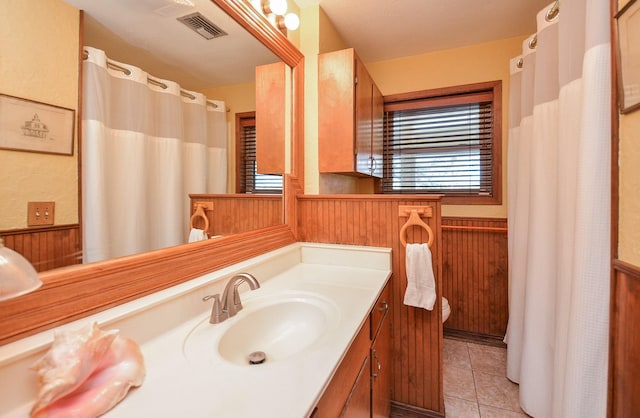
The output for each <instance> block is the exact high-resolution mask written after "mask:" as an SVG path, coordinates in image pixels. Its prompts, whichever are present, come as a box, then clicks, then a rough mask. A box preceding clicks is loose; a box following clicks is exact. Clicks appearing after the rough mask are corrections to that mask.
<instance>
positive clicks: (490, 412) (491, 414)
mask: <svg viewBox="0 0 640 418" xmlns="http://www.w3.org/2000/svg"><path fill="white" fill-rule="evenodd" d="M445 405H446V400H445ZM480 416H481V417H482V418H527V417H528V416H529V415H527V414H525V413H524V412H514V411H509V410H507V409H500V408H494V407H492V406H487V405H480Z"/></svg>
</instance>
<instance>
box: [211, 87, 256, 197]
mask: <svg viewBox="0 0 640 418" xmlns="http://www.w3.org/2000/svg"><path fill="white" fill-rule="evenodd" d="M201 93H203V94H204V95H205V96H207V98H208V99H212V100H223V101H224V102H225V105H226V106H227V110H228V112H227V133H228V136H227V141H228V142H227V156H228V157H227V173H228V177H227V192H228V193H235V189H236V113H244V112H255V110H256V85H255V83H248V84H235V85H230V86H223V87H217V88H210V89H205V90H202V91H201Z"/></svg>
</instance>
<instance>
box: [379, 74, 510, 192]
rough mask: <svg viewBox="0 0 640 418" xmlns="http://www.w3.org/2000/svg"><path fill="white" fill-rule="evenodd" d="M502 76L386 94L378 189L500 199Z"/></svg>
mask: <svg viewBox="0 0 640 418" xmlns="http://www.w3.org/2000/svg"><path fill="white" fill-rule="evenodd" d="M501 96H502V94H501V82H500V81H497V82H491V83H481V84H474V85H468V86H459V87H453V88H447V89H438V90H430V91H422V92H415V93H408V94H401V95H395V96H387V97H385V105H384V109H385V129H384V174H383V180H382V190H383V193H413V194H416V193H430V194H443V195H444V196H445V197H444V199H443V202H444V203H449V204H451V203H460V204H470V203H480V204H500V203H501V202H502V198H501V191H502V190H501V187H502V185H501V172H500V166H501V144H502V132H501V130H502V128H501V126H502V122H501V121H502V119H501V118H502V116H501V112H500V108H501V105H500V103H501V100H502V99H501Z"/></svg>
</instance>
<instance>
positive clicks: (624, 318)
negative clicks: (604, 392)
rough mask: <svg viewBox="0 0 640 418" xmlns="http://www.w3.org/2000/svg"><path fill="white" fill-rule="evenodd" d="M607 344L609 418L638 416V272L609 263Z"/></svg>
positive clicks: (636, 269) (630, 267)
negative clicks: (610, 271) (610, 275)
mask: <svg viewBox="0 0 640 418" xmlns="http://www.w3.org/2000/svg"><path fill="white" fill-rule="evenodd" d="M611 292H612V293H611V320H610V321H611V322H610V340H609V341H610V344H609V411H608V416H609V417H611V418H623V417H624V418H626V417H637V416H640V397H639V396H638V394H639V393H640V377H639V376H640V355H639V354H638V353H640V333H639V332H638V323H640V268H638V267H636V266H632V265H630V264H627V263H624V262H622V261H619V260H615V261H614V262H613V279H612V285H611Z"/></svg>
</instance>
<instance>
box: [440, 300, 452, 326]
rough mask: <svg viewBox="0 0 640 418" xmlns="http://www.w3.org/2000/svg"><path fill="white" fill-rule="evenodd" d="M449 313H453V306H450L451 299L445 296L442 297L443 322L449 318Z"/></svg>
mask: <svg viewBox="0 0 640 418" xmlns="http://www.w3.org/2000/svg"><path fill="white" fill-rule="evenodd" d="M449 314H451V306H449V301H448V300H447V298H445V297H444V296H443V297H442V323H444V321H446V320H447V319H448V318H449Z"/></svg>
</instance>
